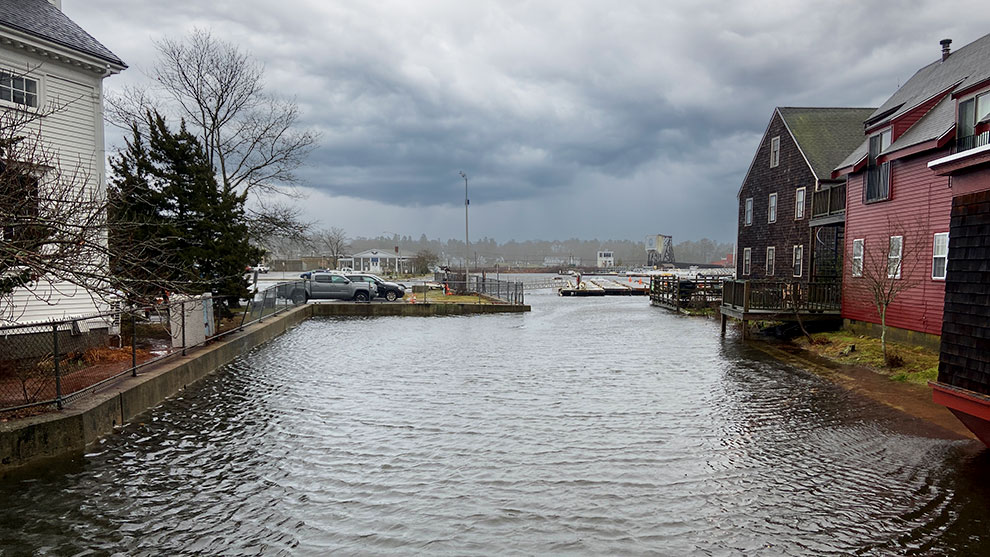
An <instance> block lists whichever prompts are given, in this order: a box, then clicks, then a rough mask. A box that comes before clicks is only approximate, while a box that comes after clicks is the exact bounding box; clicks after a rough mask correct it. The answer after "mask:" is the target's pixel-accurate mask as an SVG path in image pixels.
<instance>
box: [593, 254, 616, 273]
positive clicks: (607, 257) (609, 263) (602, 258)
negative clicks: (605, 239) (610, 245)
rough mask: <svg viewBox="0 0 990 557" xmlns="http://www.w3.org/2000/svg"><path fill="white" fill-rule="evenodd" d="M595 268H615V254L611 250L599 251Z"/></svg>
mask: <svg viewBox="0 0 990 557" xmlns="http://www.w3.org/2000/svg"><path fill="white" fill-rule="evenodd" d="M597 267H598V268H599V269H611V268H612V267H615V253H614V252H613V251H612V250H599V251H598V259H597Z"/></svg>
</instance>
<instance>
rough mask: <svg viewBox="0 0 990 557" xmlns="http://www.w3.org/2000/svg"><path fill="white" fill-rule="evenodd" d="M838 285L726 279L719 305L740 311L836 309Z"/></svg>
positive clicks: (828, 310)
mask: <svg viewBox="0 0 990 557" xmlns="http://www.w3.org/2000/svg"><path fill="white" fill-rule="evenodd" d="M841 296H842V287H841V284H840V283H838V282H835V281H813V282H800V281H784V280H727V281H725V282H723V284H722V305H723V306H724V307H728V308H731V309H734V310H736V311H740V312H742V313H779V314H785V313H802V314H803V313H838V312H839V311H840V310H841V309H842V298H841Z"/></svg>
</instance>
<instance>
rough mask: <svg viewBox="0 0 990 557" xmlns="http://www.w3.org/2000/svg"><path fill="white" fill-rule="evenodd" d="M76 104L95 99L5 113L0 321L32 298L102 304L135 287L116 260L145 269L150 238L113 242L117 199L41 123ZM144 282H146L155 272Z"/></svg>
mask: <svg viewBox="0 0 990 557" xmlns="http://www.w3.org/2000/svg"><path fill="white" fill-rule="evenodd" d="M74 102H92V101H91V100H90V99H88V98H87V99H66V100H63V101H57V102H56V101H51V102H49V103H48V104H46V105H45V106H41V107H30V106H22V107H21V108H19V109H16V110H15V109H7V110H3V111H2V112H0V323H2V322H14V321H17V320H18V318H19V317H21V316H22V315H23V312H24V311H25V309H26V307H27V304H28V303H40V304H55V303H57V302H58V301H59V300H60V299H61V298H63V297H65V296H77V295H78V296H88V297H89V298H90V299H91V300H92V301H93V302H94V305H96V304H97V303H98V302H103V303H107V302H109V301H110V300H116V299H119V298H120V297H121V296H127V294H128V292H129V291H130V289H131V288H132V287H134V286H135V284H134V283H133V281H126V282H122V281H120V280H117V277H115V276H113V273H111V271H110V265H111V262H112V261H128V262H129V265H131V266H132V267H134V268H139V267H140V266H141V265H142V262H146V261H148V260H149V257H151V255H150V254H151V252H152V251H153V247H154V246H153V245H152V243H153V242H151V241H149V242H135V243H132V244H130V245H127V246H126V250H124V251H115V249H114V248H113V247H111V245H110V243H109V242H108V230H107V218H108V212H109V209H110V208H111V201H110V198H109V196H108V195H107V191H106V188H105V187H103V186H102V185H101V184H99V183H98V181H97V180H96V178H95V177H94V175H93V168H92V164H93V163H90V162H87V161H83V160H71V158H67V157H63V156H60V153H59V152H58V151H57V150H56V149H54V148H53V146H52V144H51V143H49V142H48V141H46V140H45V138H44V136H43V133H42V129H43V127H44V126H43V125H42V122H43V121H44V120H45V119H46V118H51V117H54V116H56V115H58V114H59V113H61V112H63V111H65V110H66V109H67V108H68V107H69V106H71V105H72V103H74ZM95 164H102V161H95ZM118 225H119V226H120V227H122V228H126V227H127V223H123V222H121V223H118ZM158 255H159V256H160V255H161V254H160V253H158ZM141 280H142V281H143V282H145V283H147V284H144V285H143V286H145V287H146V286H147V285H148V284H152V283H155V281H156V277H154V276H151V275H148V276H145V277H144V278H142V279H141Z"/></svg>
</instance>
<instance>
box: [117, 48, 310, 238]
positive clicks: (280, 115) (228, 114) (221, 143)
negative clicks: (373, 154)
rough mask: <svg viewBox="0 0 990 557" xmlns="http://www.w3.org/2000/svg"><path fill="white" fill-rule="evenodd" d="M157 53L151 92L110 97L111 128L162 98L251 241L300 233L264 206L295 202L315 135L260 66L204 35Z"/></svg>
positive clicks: (288, 218) (282, 208)
mask: <svg viewBox="0 0 990 557" xmlns="http://www.w3.org/2000/svg"><path fill="white" fill-rule="evenodd" d="M156 46H157V47H158V54H159V57H158V62H157V65H156V66H155V68H154V70H153V71H152V75H153V77H154V79H155V82H156V88H155V89H128V90H126V91H125V92H124V94H123V95H121V96H118V97H112V98H111V99H110V103H111V111H110V115H111V116H110V117H111V121H113V122H114V123H116V124H118V125H123V126H130V125H131V124H133V123H134V122H140V121H141V117H140V116H141V115H142V114H144V113H145V112H146V111H147V110H148V109H150V108H156V107H155V106H154V105H155V104H157V103H156V101H157V100H158V99H156V97H157V96H160V95H163V96H164V97H166V98H167V99H168V100H169V101H171V105H172V106H173V107H174V108H175V113H176V114H175V115H176V116H179V117H182V118H184V119H185V120H186V122H187V123H188V125H189V127H190V129H191V130H193V131H194V133H196V135H197V136H198V137H199V138H200V140H201V141H202V142H203V146H204V148H205V150H206V154H207V157H208V159H209V161H210V164H212V165H213V168H214V169H215V170H216V172H217V176H218V178H219V181H220V183H221V186H222V187H223V188H224V193H230V192H236V193H238V194H240V195H242V196H244V198H245V199H246V200H248V204H247V206H248V211H249V215H250V217H251V220H252V225H253V226H252V235H253V236H255V237H256V238H260V237H263V236H266V235H268V234H270V233H271V232H272V230H276V231H278V232H280V233H284V234H288V235H293V234H295V233H297V232H298V231H299V230H300V229H305V228H306V227H307V225H306V224H305V223H301V222H300V220H299V211H298V210H297V209H294V208H291V207H288V206H286V205H282V204H278V203H272V202H271V200H270V198H271V195H272V194H279V195H288V196H290V197H291V196H294V195H297V194H296V192H295V190H294V189H293V186H295V185H297V184H298V183H299V180H298V176H297V175H296V173H295V171H296V170H297V169H298V168H299V166H300V165H302V163H303V162H304V161H305V159H306V157H307V156H308V155H309V153H310V152H311V151H312V149H313V147H314V146H315V144H316V140H317V135H316V134H315V133H314V132H312V131H309V130H304V129H300V127H299V108H298V106H297V105H296V103H295V102H294V101H291V100H285V99H280V98H278V97H275V96H273V95H271V94H268V93H267V92H266V91H265V82H264V74H265V72H264V68H263V66H262V65H261V64H260V63H259V62H257V61H255V60H254V59H253V58H251V56H249V55H248V54H247V53H244V52H242V51H241V50H240V49H239V48H238V47H237V46H236V45H234V44H231V43H228V42H226V41H223V40H220V39H217V38H214V37H213V36H212V35H211V34H210V33H209V32H208V31H205V30H202V29H197V30H194V31H193V32H192V33H191V34H190V35H188V36H187V37H185V38H184V39H181V40H174V39H169V38H166V39H163V40H161V41H160V42H158V43H156ZM157 108H159V109H160V108H161V107H157Z"/></svg>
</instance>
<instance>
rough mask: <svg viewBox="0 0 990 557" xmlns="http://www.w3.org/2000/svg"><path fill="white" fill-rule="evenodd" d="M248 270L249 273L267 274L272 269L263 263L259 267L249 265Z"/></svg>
mask: <svg viewBox="0 0 990 557" xmlns="http://www.w3.org/2000/svg"><path fill="white" fill-rule="evenodd" d="M246 270H247V272H249V273H267V272H268V271H270V270H271V269H270V268H269V267H268V265H265V264H263V263H258V264H257V265H248V266H247V268H246Z"/></svg>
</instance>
